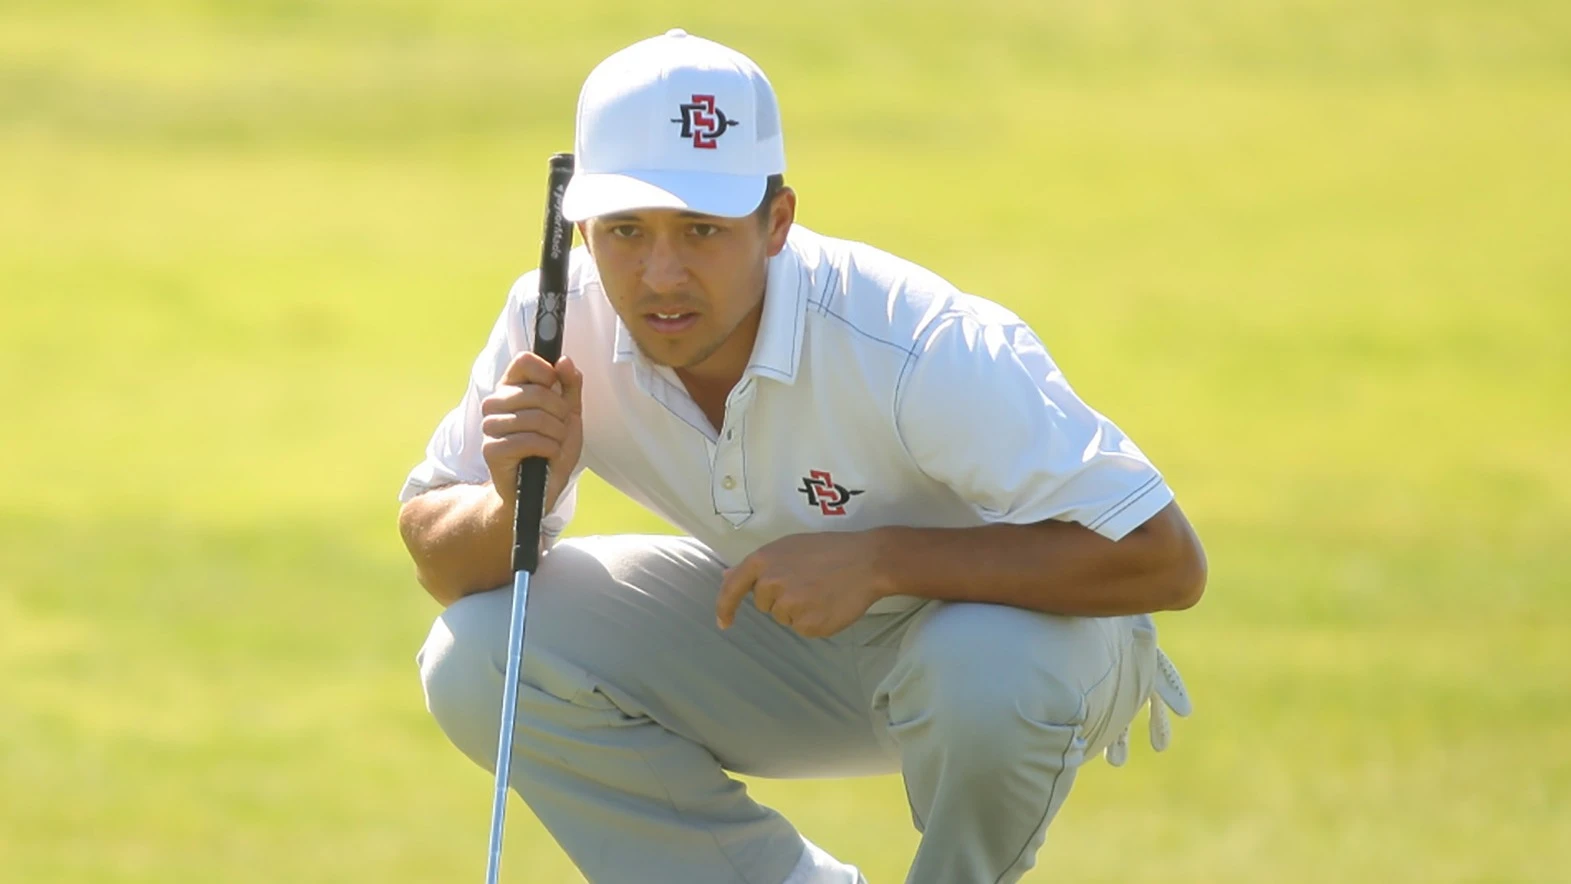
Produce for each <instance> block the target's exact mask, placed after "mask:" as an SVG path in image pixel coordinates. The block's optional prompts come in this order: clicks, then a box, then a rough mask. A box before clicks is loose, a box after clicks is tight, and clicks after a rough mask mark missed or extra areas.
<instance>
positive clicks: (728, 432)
mask: <svg viewBox="0 0 1571 884" xmlns="http://www.w3.org/2000/svg"><path fill="white" fill-rule="evenodd" d="M735 435H736V430H726V431H725V440H726V441H727V442H730V441H731V437H732V436H735Z"/></svg>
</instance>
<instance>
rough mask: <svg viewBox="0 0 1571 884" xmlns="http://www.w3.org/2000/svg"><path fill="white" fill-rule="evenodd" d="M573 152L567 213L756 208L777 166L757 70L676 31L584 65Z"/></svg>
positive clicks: (780, 152)
mask: <svg viewBox="0 0 1571 884" xmlns="http://www.w3.org/2000/svg"><path fill="white" fill-rule="evenodd" d="M573 152H574V154H575V168H574V172H573V178H572V181H571V182H570V183H569V184H568V186H567V193H566V194H564V195H563V198H562V214H563V215H564V216H565V217H566V218H567V219H568V220H569V221H584V220H587V219H589V218H594V217H597V216H600V215H609V214H612V213H614V212H628V211H634V210H637V209H685V210H688V211H691V212H698V213H700V214H704V215H721V216H725V217H730V218H739V217H741V216H743V215H746V214H748V213H750V212H752V211H753V210H754V209H756V208H757V207H758V203H759V201H760V200H761V199H763V196H764V187H765V183H766V181H767V180H768V178H769V176H770V175H778V174H782V173H784V172H785V142H784V141H783V140H782V138H781V135H780V106H779V104H778V103H777V102H776V101H775V91H774V88H773V87H772V86H770V85H769V79H768V78H767V77H765V76H764V72H763V71H762V70H761V69H759V67H758V65H756V64H754V63H753V60H752V59H750V58H748V57H747V56H745V55H743V54H742V53H740V52H737V51H736V50H734V49H730V48H728V47H725V46H722V45H720V44H719V43H715V42H713V41H711V40H705V39H704V38H702V37H694V36H692V35H691V34H688V33H687V32H686V31H683V30H681V29H676V30H671V31H667V32H666V33H665V34H662V35H661V36H659V37H651V38H649V39H647V40H642V41H640V42H638V43H634V44H633V45H632V46H629V47H627V48H626V49H623V50H621V51H620V52H617V53H616V54H615V55H612V56H611V57H610V58H607V59H606V60H605V61H602V62H601V63H600V64H599V65H597V66H596V67H595V69H594V70H593V71H591V72H590V73H589V77H588V79H586V80H585V81H584V88H583V91H582V92H580V93H579V96H578V125H577V131H576V133H575V137H574V144H573Z"/></svg>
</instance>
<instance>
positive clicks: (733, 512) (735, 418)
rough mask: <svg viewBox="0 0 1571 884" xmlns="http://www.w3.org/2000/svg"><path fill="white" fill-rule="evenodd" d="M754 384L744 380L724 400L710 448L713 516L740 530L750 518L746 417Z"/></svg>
mask: <svg viewBox="0 0 1571 884" xmlns="http://www.w3.org/2000/svg"><path fill="white" fill-rule="evenodd" d="M756 389H757V388H756V384H755V381H754V379H753V378H752V377H744V378H743V379H742V382H741V383H739V384H737V385H736V388H735V389H733V390H732V391H731V395H730V396H727V397H726V409H725V425H724V426H722V427H721V428H720V434H719V437H718V438H717V439H716V441H715V442H714V443H712V444H711V446H710V472H709V479H710V493H711V495H712V496H713V497H714V502H715V512H716V513H718V514H720V516H721V518H723V519H725V520H726V521H727V522H730V523H731V527H733V528H740V527H741V526H742V524H743V523H745V522H746V521H747V520H748V519H750V518H752V517H753V503H752V500H751V499H749V498H748V496H747V446H746V443H747V439H746V436H747V434H746V428H747V414H748V410H749V408H750V407H751V405H752V403H753V397H754V395H755V391H756Z"/></svg>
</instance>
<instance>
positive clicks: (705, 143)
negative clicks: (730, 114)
mask: <svg viewBox="0 0 1571 884" xmlns="http://www.w3.org/2000/svg"><path fill="white" fill-rule="evenodd" d="M681 107H682V115H681V116H680V117H675V118H673V119H672V120H671V122H673V123H681V124H682V137H683V138H691V139H693V146H694V147H702V148H707V149H709V150H713V149H714V147H715V139H716V138H719V137H720V136H722V135H724V134H725V130H727V129H729V128H731V127H732V126H740V125H742V124H741V123H738V122H737V121H736V120H731V119H727V118H726V115H725V114H724V113H722V112H721V110H720V108H718V107H715V97H714V96H713V95H694V96H693V102H692V103H691V104H684V105H682V106H681Z"/></svg>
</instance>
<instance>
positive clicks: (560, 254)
mask: <svg viewBox="0 0 1571 884" xmlns="http://www.w3.org/2000/svg"><path fill="white" fill-rule="evenodd" d="M572 177H573V155H572V154H569V153H559V154H555V155H553V156H552V157H551V177H550V183H549V185H548V186H547V188H546V209H545V236H544V239H543V240H542V241H541V244H540V302H539V304H538V305H537V307H536V310H535V340H534V346H533V348H532V349H533V350H534V352H535V353H538V354H539V355H540V357H541V358H542V359H544V360H545V361H547V362H549V363H551V364H552V365H555V364H556V361H557V359H559V358H560V357H561V355H562V326H563V321H564V319H565V318H566V317H565V313H566V306H567V305H566V301H567V256H568V253H569V252H570V251H571V250H572V248H573V225H572V224H571V223H569V222H566V221H564V220H562V193H563V191H565V190H566V189H567V182H568V179H570V178H572ZM547 467H548V463H547V461H546V459H545V458H543V457H531V458H528V459H526V460H525V461H524V462H523V463H521V464H519V465H518V499H517V500H516V501H515V502H514V509H513V615H512V618H511V620H509V622H508V627H507V676H506V678H505V680H504V681H503V682H502V731H501V735H500V738H499V739H498V740H497V746H496V794H495V796H494V797H493V799H492V801H491V853H490V857H489V859H487V861H486V872H485V880H486V884H497V876H498V875H500V874H501V871H502V831H503V828H504V820H505V818H506V816H507V790H508V785H507V784H508V769H509V768H510V767H511V766H512V760H513V725H514V722H515V721H516V720H517V716H518V679H519V671H520V670H521V669H522V668H523V662H524V608H525V606H526V605H527V603H528V600H529V575H531V574H533V573H534V571H535V568H536V567H538V566H539V564H540V523H541V520H543V519H544V518H545V489H546V480H547V478H548V477H549V471H548V469H547Z"/></svg>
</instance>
